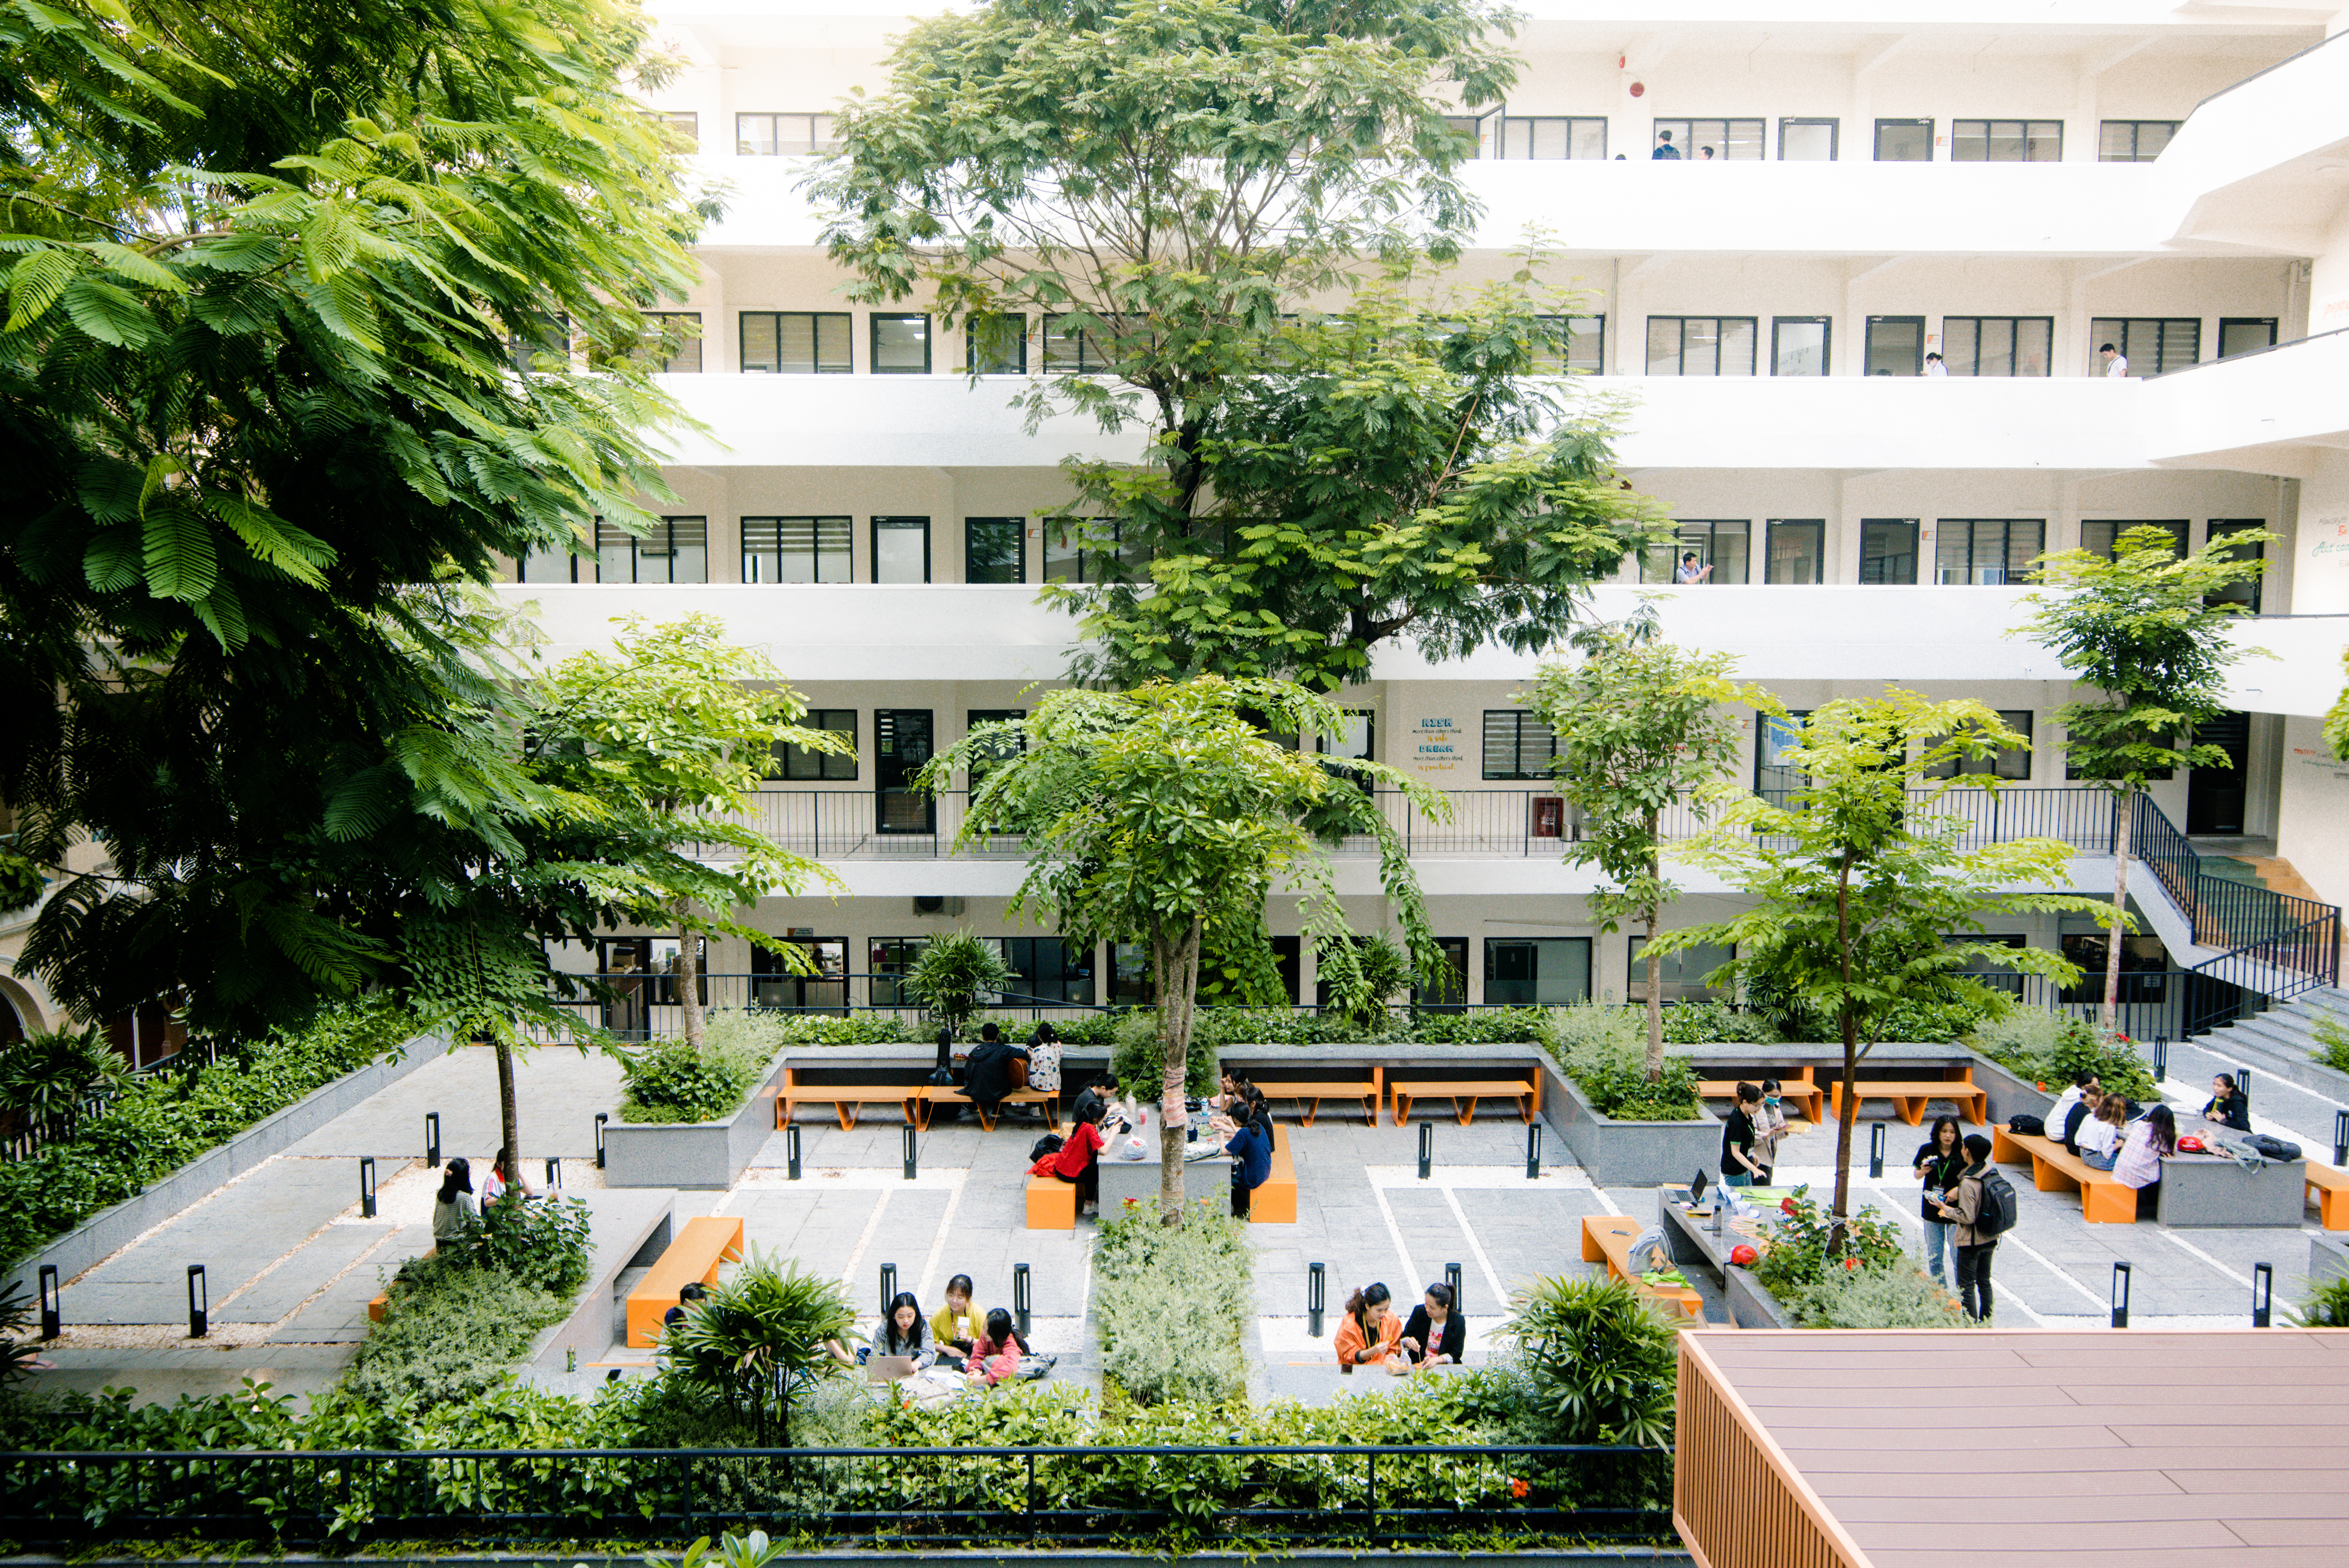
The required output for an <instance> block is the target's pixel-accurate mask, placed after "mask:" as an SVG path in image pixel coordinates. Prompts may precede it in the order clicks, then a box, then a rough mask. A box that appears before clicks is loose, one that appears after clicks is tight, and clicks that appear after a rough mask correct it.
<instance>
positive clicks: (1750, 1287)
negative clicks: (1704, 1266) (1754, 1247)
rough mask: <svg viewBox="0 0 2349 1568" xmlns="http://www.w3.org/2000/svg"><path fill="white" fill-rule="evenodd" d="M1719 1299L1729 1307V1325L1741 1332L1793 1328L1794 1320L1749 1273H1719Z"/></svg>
mask: <svg viewBox="0 0 2349 1568" xmlns="http://www.w3.org/2000/svg"><path fill="white" fill-rule="evenodd" d="M1721 1298H1722V1300H1723V1302H1724V1303H1726V1304H1727V1305H1728V1307H1729V1321H1730V1322H1732V1323H1733V1324H1735V1325H1737V1326H1738V1327H1740V1328H1792V1327H1794V1326H1795V1320H1794V1318H1793V1316H1792V1315H1789V1314H1788V1313H1787V1311H1786V1309H1785V1307H1783V1306H1781V1305H1778V1298H1777V1297H1776V1296H1775V1295H1771V1294H1770V1293H1769V1292H1768V1291H1766V1290H1764V1289H1763V1288H1762V1282H1761V1281H1760V1280H1757V1279H1755V1278H1754V1275H1753V1274H1752V1273H1751V1271H1749V1270H1746V1269H1741V1268H1726V1269H1723V1270H1722V1271H1721Z"/></svg>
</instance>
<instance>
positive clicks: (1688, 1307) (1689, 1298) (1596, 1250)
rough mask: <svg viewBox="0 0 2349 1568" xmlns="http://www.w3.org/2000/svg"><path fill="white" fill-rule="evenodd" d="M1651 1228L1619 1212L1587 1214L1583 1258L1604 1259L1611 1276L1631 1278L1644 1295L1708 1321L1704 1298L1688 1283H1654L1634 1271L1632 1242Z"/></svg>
mask: <svg viewBox="0 0 2349 1568" xmlns="http://www.w3.org/2000/svg"><path fill="white" fill-rule="evenodd" d="M1645 1229H1647V1227H1646V1226H1645V1225H1642V1224H1640V1222H1639V1221H1637V1220H1633V1219H1629V1218H1626V1217H1624V1216H1622V1215H1619V1214H1586V1215H1584V1216H1583V1220H1582V1261H1583V1262H1584V1263H1587V1264H1595V1263H1599V1262H1600V1261H1601V1260H1604V1261H1605V1263H1606V1264H1607V1277H1608V1278H1609V1279H1619V1280H1627V1281H1629V1282H1630V1285H1631V1288H1632V1289H1634V1290H1636V1291H1638V1292H1639V1293H1640V1295H1645V1296H1652V1297H1654V1298H1655V1299H1656V1300H1657V1301H1660V1302H1661V1303H1663V1304H1664V1305H1666V1306H1669V1307H1671V1309H1673V1310H1674V1311H1676V1312H1678V1313H1679V1314H1680V1315H1682V1317H1693V1318H1695V1319H1696V1320H1697V1321H1698V1322H1699V1323H1702V1322H1703V1321H1704V1298H1703V1297H1702V1296H1701V1295H1697V1293H1696V1292H1694V1291H1692V1290H1690V1289H1689V1288H1688V1287H1687V1286H1685V1285H1676V1284H1649V1283H1648V1282H1647V1281H1646V1280H1643V1279H1641V1278H1640V1276H1639V1275H1638V1274H1633V1273H1632V1272H1631V1243H1633V1242H1636V1241H1638V1240H1639V1239H1640V1232H1641V1231H1643V1230H1645Z"/></svg>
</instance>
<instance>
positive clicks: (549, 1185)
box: [546, 1154, 563, 1192]
mask: <svg viewBox="0 0 2349 1568" xmlns="http://www.w3.org/2000/svg"><path fill="white" fill-rule="evenodd" d="M562 1185H563V1157H562V1156H561V1155H558V1154H550V1155H548V1156H547V1157H546V1190H547V1191H550V1192H552V1191H554V1190H555V1189H556V1188H558V1187H560V1186H562Z"/></svg>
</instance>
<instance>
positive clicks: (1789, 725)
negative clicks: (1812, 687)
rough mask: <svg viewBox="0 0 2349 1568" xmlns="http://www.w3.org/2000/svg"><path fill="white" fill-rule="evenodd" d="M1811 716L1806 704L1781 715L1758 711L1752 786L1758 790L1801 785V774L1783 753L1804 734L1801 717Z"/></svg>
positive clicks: (1803, 718)
mask: <svg viewBox="0 0 2349 1568" xmlns="http://www.w3.org/2000/svg"><path fill="white" fill-rule="evenodd" d="M1757 717H1758V719H1759V721H1760V727H1759V728H1758V729H1756V730H1755V731H1754V789H1760V790H1778V789H1798V788H1800V787H1801V785H1802V782H1803V776H1802V775H1801V774H1799V773H1797V772H1795V769H1794V768H1793V766H1792V765H1791V764H1789V763H1788V762H1787V760H1786V753H1787V752H1789V751H1791V750H1792V749H1793V748H1795V745H1796V744H1797V743H1798V742H1800V741H1801V739H1802V738H1803V721H1804V720H1805V719H1806V718H1808V717H1811V710H1810V709H1809V708H1806V707H1798V708H1793V709H1790V710H1789V711H1788V712H1787V713H1786V715H1785V717H1783V718H1782V717H1779V716H1778V715H1776V714H1769V713H1765V714H1761V715H1758V716H1757Z"/></svg>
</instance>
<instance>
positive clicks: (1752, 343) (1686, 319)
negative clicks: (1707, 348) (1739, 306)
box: [1640, 315, 1762, 379]
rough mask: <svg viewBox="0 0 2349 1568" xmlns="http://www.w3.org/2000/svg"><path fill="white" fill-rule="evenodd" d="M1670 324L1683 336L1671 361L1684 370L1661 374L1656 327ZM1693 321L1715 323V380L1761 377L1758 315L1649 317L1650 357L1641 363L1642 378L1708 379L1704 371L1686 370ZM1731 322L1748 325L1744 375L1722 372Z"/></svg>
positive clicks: (1760, 324) (1736, 372) (1667, 371)
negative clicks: (1680, 377) (1661, 323)
mask: <svg viewBox="0 0 2349 1568" xmlns="http://www.w3.org/2000/svg"><path fill="white" fill-rule="evenodd" d="M1667 321H1669V322H1674V323H1677V324H1678V325H1679V333H1680V339H1679V347H1678V348H1677V349H1676V350H1675V351H1674V353H1673V356H1672V358H1673V363H1674V364H1675V365H1678V366H1682V368H1680V369H1676V370H1665V371H1659V370H1657V369H1656V368H1655V365H1656V351H1655V345H1656V325H1657V324H1658V323H1659V322H1667ZM1692 321H1709V322H1711V323H1713V371H1712V374H1713V376H1715V377H1726V378H1730V379H1744V378H1746V377H1752V376H1754V375H1756V374H1758V373H1759V371H1760V366H1759V363H1758V361H1759V360H1760V358H1761V356H1762V318H1761V317H1760V316H1758V315H1651V316H1650V317H1649V318H1648V338H1647V347H1648V352H1647V357H1646V358H1645V359H1644V360H1643V361H1641V364H1640V369H1641V371H1642V373H1643V374H1646V375H1649V376H1658V375H1661V376H1689V375H1695V376H1699V377H1702V376H1703V375H1705V374H1706V373H1705V372H1704V371H1701V370H1700V371H1693V372H1692V371H1690V370H1689V369H1687V368H1686V366H1687V365H1688V353H1689V348H1688V324H1689V323H1691V322H1692ZM1732 322H1743V323H1744V324H1745V325H1746V327H1747V328H1748V329H1749V332H1748V336H1747V341H1746V351H1747V357H1746V365H1745V368H1744V370H1742V371H1727V370H1723V369H1722V368H1721V365H1722V361H1723V357H1724V356H1723V354H1722V351H1721V346H1722V338H1723V335H1724V334H1725V331H1726V329H1727V327H1728V325H1729V324H1730V323H1732Z"/></svg>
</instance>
